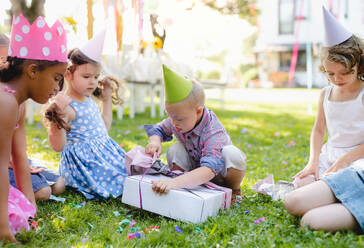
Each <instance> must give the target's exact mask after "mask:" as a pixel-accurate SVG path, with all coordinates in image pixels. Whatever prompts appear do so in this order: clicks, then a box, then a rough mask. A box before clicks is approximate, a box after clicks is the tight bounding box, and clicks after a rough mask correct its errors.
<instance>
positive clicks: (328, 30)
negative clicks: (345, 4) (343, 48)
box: [322, 6, 353, 47]
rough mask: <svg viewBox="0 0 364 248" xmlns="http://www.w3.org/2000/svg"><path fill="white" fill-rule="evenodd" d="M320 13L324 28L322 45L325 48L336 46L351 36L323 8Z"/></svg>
mask: <svg viewBox="0 0 364 248" xmlns="http://www.w3.org/2000/svg"><path fill="white" fill-rule="evenodd" d="M322 12H323V17H324V26H325V39H324V44H323V45H324V46H325V47H332V46H335V45H338V44H340V43H342V42H344V41H346V40H347V39H349V38H350V37H351V36H352V35H353V34H352V33H351V32H349V31H348V30H347V29H346V28H345V27H344V26H343V25H341V23H340V22H338V21H337V20H336V18H335V17H334V16H333V15H332V14H331V13H330V12H329V11H328V10H327V9H326V8H325V7H324V6H322Z"/></svg>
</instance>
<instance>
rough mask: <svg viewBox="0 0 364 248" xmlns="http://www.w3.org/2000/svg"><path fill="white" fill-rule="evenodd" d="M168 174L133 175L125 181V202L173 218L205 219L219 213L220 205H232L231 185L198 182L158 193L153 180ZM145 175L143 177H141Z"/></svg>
mask: <svg viewBox="0 0 364 248" xmlns="http://www.w3.org/2000/svg"><path fill="white" fill-rule="evenodd" d="M161 178H166V176H164V175H144V176H143V175H135V176H129V177H127V178H126V180H125V182H124V192H123V197H122V202H123V203H126V204H128V205H131V206H134V207H138V208H142V209H144V210H147V211H150V212H153V213H156V214H160V215H163V216H166V217H169V218H172V219H176V220H182V221H189V222H193V223H201V222H204V221H206V220H207V218H208V217H209V216H214V215H217V214H218V212H219V209H220V208H229V207H230V201H231V189H227V188H223V187H220V186H218V187H219V188H223V189H224V191H225V192H224V191H223V190H221V189H220V190H219V189H210V188H207V187H205V186H196V187H193V188H188V189H177V190H170V191H169V192H168V193H167V194H162V195H160V194H157V193H155V192H154V191H153V190H152V181H155V180H158V179H161ZM141 179H142V180H141Z"/></svg>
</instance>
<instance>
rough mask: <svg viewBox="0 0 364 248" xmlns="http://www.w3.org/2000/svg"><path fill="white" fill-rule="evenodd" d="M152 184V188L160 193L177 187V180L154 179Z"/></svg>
mask: <svg viewBox="0 0 364 248" xmlns="http://www.w3.org/2000/svg"><path fill="white" fill-rule="evenodd" d="M152 184H153V186H152V189H153V190H154V191H155V192H156V193H158V194H163V193H167V192H168V191H170V190H171V189H177V185H176V183H175V181H174V180H173V179H169V178H164V179H160V180H158V181H152Z"/></svg>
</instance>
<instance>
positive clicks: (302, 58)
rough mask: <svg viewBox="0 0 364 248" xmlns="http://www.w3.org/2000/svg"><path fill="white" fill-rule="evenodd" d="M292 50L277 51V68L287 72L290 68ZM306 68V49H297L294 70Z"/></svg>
mask: <svg viewBox="0 0 364 248" xmlns="http://www.w3.org/2000/svg"><path fill="white" fill-rule="evenodd" d="M291 59H292V51H285V52H280V53H279V70H280V71H285V72H288V71H289V69H290V68H291ZM305 70H306V51H305V50H299V51H298V56H297V63H296V71H305Z"/></svg>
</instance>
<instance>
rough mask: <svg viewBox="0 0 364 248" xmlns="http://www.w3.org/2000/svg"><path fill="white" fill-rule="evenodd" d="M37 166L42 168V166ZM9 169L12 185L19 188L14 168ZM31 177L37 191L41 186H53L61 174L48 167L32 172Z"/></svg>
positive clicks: (34, 189)
mask: <svg viewBox="0 0 364 248" xmlns="http://www.w3.org/2000/svg"><path fill="white" fill-rule="evenodd" d="M36 167H37V168H41V167H40V166H36ZM42 168H44V167H42ZM8 170H9V182H10V184H11V186H13V187H15V188H17V186H16V183H15V176H14V171H13V169H8ZM31 178H32V185H33V191H34V192H37V191H38V190H40V189H41V188H44V187H47V186H52V185H53V184H55V183H56V182H57V180H58V178H59V175H57V174H56V173H54V172H53V171H51V170H49V169H47V168H46V169H45V170H44V171H42V172H39V173H36V174H31Z"/></svg>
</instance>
